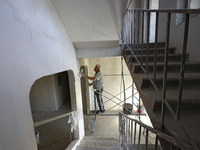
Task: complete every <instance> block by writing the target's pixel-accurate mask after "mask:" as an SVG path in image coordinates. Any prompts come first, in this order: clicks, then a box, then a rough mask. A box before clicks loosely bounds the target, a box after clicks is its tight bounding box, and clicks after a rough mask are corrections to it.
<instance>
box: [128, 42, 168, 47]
mask: <svg viewBox="0 0 200 150" xmlns="http://www.w3.org/2000/svg"><path fill="white" fill-rule="evenodd" d="M128 45H129V47H132V48H133V47H135V46H138V47H142V44H138V45H137V44H135V45H134V44H128ZM143 47H144V48H145V47H147V43H143ZM154 47H155V43H149V48H154ZM157 47H158V48H160V47H162V48H164V47H165V42H158V43H157Z"/></svg>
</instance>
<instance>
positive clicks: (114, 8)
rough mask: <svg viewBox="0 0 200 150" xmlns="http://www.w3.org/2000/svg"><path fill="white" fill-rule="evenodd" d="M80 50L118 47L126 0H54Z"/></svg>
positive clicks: (75, 44) (69, 33) (73, 40)
mask: <svg viewBox="0 0 200 150" xmlns="http://www.w3.org/2000/svg"><path fill="white" fill-rule="evenodd" d="M52 3H53V5H54V7H55V9H56V11H57V12H58V15H59V16H60V18H61V20H62V22H63V24H64V26H65V28H66V31H67V33H68V35H69V36H70V38H71V40H72V42H73V43H74V46H75V47H76V48H77V49H82V48H108V47H117V46H118V44H119V38H120V32H121V28H122V23H123V17H124V13H125V9H126V6H127V0H52Z"/></svg>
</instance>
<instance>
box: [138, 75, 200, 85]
mask: <svg viewBox="0 0 200 150" xmlns="http://www.w3.org/2000/svg"><path fill="white" fill-rule="evenodd" d="M137 75H138V76H140V77H141V78H142V79H143V82H142V88H147V87H152V84H151V82H150V80H149V79H148V78H147V77H146V75H145V74H137ZM148 76H149V77H150V78H151V79H153V74H149V75H148ZM179 78H180V73H168V74H167V87H173V86H179ZM199 85H200V73H185V75H184V86H199ZM156 86H157V87H162V86H163V74H161V73H159V74H156Z"/></svg>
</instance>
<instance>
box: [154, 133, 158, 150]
mask: <svg viewBox="0 0 200 150" xmlns="http://www.w3.org/2000/svg"><path fill="white" fill-rule="evenodd" d="M157 149H158V136H157V135H156V140H155V150H157Z"/></svg>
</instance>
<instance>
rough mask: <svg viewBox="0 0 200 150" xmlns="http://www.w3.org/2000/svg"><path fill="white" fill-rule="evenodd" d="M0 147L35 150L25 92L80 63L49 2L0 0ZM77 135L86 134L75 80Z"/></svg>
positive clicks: (6, 149)
mask: <svg viewBox="0 0 200 150" xmlns="http://www.w3.org/2000/svg"><path fill="white" fill-rule="evenodd" d="M0 20H2V21H1V22H0V53H1V54H0V64H1V67H0V68H1V69H0V74H1V76H0V114H1V115H0V120H1V123H0V126H1V128H0V132H1V135H0V149H2V150H36V149H37V145H36V140H35V135H34V127H33V120H32V116H31V107H30V102H29V92H30V89H31V86H32V85H33V83H34V82H35V81H36V80H37V79H39V78H41V77H43V76H47V75H50V74H55V73H58V72H62V71H66V70H72V71H73V72H74V74H75V75H76V74H77V73H78V68H79V64H78V61H77V59H76V51H75V49H74V46H73V44H72V42H71V40H70V38H69V36H68V34H67V32H66V30H65V28H64V26H63V24H62V22H61V20H60V18H59V16H58V14H57V13H56V10H55V9H54V7H53V5H52V3H51V1H50V0H43V1H39V0H20V1H9V0H2V1H0ZM73 82H74V84H75V87H74V88H75V89H76V94H75V97H76V100H77V108H76V109H77V110H78V111H77V114H76V119H77V121H78V129H79V135H78V136H77V137H76V138H80V139H81V138H82V137H83V135H84V125H83V115H82V105H81V89H80V82H79V81H78V80H77V77H76V76H75V79H74V81H73Z"/></svg>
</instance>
